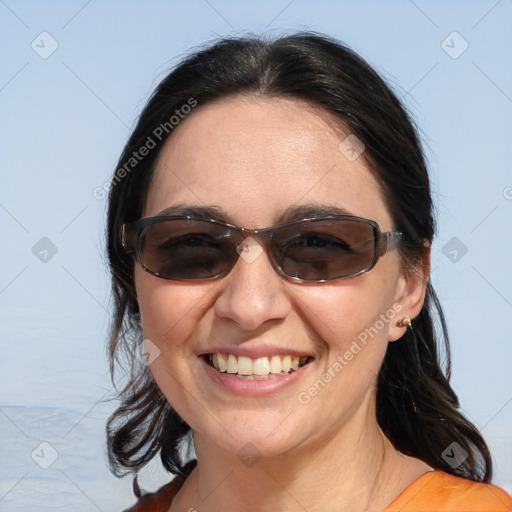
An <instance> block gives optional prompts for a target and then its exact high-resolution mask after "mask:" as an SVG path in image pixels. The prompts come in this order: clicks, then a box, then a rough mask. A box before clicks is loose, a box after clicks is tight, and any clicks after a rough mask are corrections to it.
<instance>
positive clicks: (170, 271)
mask: <svg viewBox="0 0 512 512" xmlns="http://www.w3.org/2000/svg"><path fill="white" fill-rule="evenodd" d="M231 236H232V235H231V231H230V230H229V228H227V227H224V226H221V225H219V224H214V223H211V222H202V221H197V220H187V219H183V220H180V219H177V220H166V221H163V222H157V223H154V224H150V225H149V226H146V227H145V228H144V230H143V232H142V233H141V237H140V246H139V247H140V255H141V260H142V261H141V262H142V264H143V265H144V266H145V267H146V268H147V269H148V270H149V271H151V272H152V273H154V274H156V275H158V276H159V277H163V278H165V279H176V280H201V279H212V278H214V277H217V276H219V275H221V274H222V273H223V272H225V271H226V270H227V269H228V268H229V266H230V265H231V264H232V263H233V261H234V259H235V257H236V252H235V250H234V249H233V241H230V239H231Z"/></svg>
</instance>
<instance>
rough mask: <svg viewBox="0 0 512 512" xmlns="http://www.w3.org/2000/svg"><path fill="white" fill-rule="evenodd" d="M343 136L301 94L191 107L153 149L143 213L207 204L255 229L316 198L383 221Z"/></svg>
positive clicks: (382, 209) (374, 190) (371, 183)
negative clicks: (151, 173)
mask: <svg viewBox="0 0 512 512" xmlns="http://www.w3.org/2000/svg"><path fill="white" fill-rule="evenodd" d="M349 135H351V133H350V131H349V130H348V129H346V128H343V126H341V125H339V124H338V125H336V124H335V123H333V122H332V119H329V116H328V114H326V112H325V111H323V110H322V109H319V108H318V107H314V106H312V105H309V104H308V103H306V102H304V101H301V100H295V99H283V98H276V99H261V98H255V97H251V98H243V97H235V98H229V99H223V100H220V101H217V102H215V103H211V104H207V105H205V106H203V107H197V108H196V109H195V110H194V111H193V113H192V114H190V115H189V117H187V118H186V119H185V120H182V121H181V123H180V124H179V125H178V126H177V127H176V128H174V131H173V133H172V135H171V136H170V137H169V139H168V140H167V142H166V143H165V145H164V146H163V148H162V150H161V152H160V155H159V158H158V161H157V165H156V168H155V173H154V176H153V179H152V182H151V185H150V188H149V192H148V196H147V200H146V204H145V208H144V213H143V216H144V217H147V216H151V215H156V214H157V213H160V212H161V211H162V210H164V209H165V208H168V207H169V206H172V205H174V204H190V205H201V206H215V207H218V208H219V209H220V210H222V211H223V212H225V220H226V221H228V222H233V223H235V224H239V225H243V226H245V227H247V228H251V227H253V228H258V227H266V226H270V225H273V224H275V223H276V222H277V221H278V220H279V217H280V215H281V214H282V213H283V212H284V211H285V210H287V209H289V208H290V207H292V206H297V205H302V204H304V205H305V204H318V205H324V206H334V207H339V208H342V209H344V210H346V211H348V212H350V213H352V214H354V215H358V216H361V217H366V218H370V219H373V220H376V221H377V222H379V224H381V227H386V225H390V217H389V214H388V212H387V209H386V206H385V203H384V198H383V196H382V193H381V190H380V188H379V186H378V183H377V181H376V179H375V178H374V176H373V174H372V172H371V171H370V169H369V167H368V164H367V162H366V159H365V158H364V152H363V153H362V154H361V155H360V156H359V157H358V158H355V159H354V158H353V155H354V153H353V152H352V153H347V152H346V151H345V149H346V144H347V141H345V139H346V137H347V136H349ZM353 136H354V135H353V134H352V135H351V137H353ZM349 140H351V139H349ZM340 143H341V144H342V146H341V150H340ZM356 149H357V148H356Z"/></svg>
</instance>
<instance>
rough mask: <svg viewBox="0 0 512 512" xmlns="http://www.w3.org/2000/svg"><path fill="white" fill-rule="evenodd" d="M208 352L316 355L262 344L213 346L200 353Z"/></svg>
mask: <svg viewBox="0 0 512 512" xmlns="http://www.w3.org/2000/svg"><path fill="white" fill-rule="evenodd" d="M208 354H233V355H234V356H246V357H251V358H253V359H256V358H258V357H269V356H274V355H277V356H286V355H291V356H299V357H314V356H313V354H311V353H308V352H306V351H304V350H296V349H293V348H286V347H275V346H271V345H260V346H258V347H241V346H233V345H225V346H221V347H212V348H209V349H208V350H203V351H201V352H200V353H199V355H200V356H205V355H208Z"/></svg>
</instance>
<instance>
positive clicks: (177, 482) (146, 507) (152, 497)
mask: <svg viewBox="0 0 512 512" xmlns="http://www.w3.org/2000/svg"><path fill="white" fill-rule="evenodd" d="M182 483H183V479H182V478H180V477H176V478H174V480H172V481H171V482H169V483H168V484H165V485H163V486H162V487H160V489H158V490H157V491H156V492H151V493H148V494H144V495H143V496H142V497H140V498H139V500H138V501H137V503H136V504H135V505H133V507H130V508H128V509H126V510H124V511H123V512H167V511H168V510H169V507H170V506H171V503H172V500H173V499H174V496H176V494H177V493H178V491H179V490H180V487H181V485H182Z"/></svg>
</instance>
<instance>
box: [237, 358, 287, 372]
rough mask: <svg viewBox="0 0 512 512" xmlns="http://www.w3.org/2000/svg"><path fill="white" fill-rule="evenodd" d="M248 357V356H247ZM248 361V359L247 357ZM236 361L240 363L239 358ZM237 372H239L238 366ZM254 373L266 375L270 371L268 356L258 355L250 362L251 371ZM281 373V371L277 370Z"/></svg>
mask: <svg viewBox="0 0 512 512" xmlns="http://www.w3.org/2000/svg"><path fill="white" fill-rule="evenodd" d="M247 359H249V358H247ZM249 361H250V359H249ZM238 363H239V364H240V358H238ZM238 368H239V373H240V367H238ZM251 373H253V374H254V375H268V374H269V373H270V364H269V362H268V357H258V359H256V360H255V361H254V362H253V363H252V372H251ZM277 373H281V372H277ZM247 375H249V374H247Z"/></svg>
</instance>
